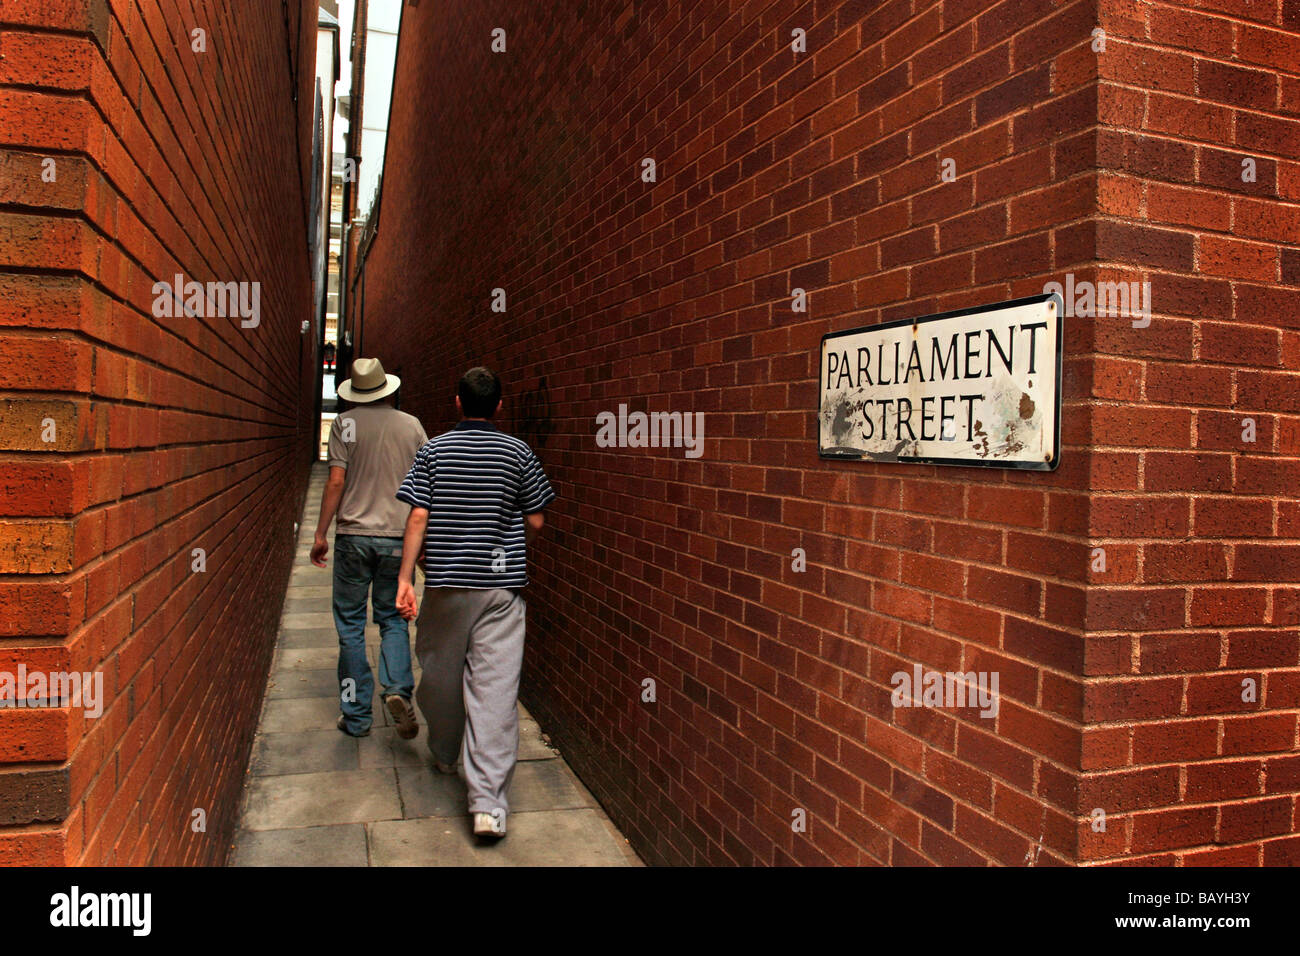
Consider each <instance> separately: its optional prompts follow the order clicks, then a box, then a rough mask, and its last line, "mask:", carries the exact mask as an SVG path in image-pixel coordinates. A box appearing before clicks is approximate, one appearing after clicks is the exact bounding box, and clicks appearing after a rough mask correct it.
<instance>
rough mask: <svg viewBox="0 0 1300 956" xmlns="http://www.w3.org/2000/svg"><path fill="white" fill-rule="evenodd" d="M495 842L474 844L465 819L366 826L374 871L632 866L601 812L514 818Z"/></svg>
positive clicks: (628, 853)
mask: <svg viewBox="0 0 1300 956" xmlns="http://www.w3.org/2000/svg"><path fill="white" fill-rule="evenodd" d="M508 831H509V832H508V833H507V835H506V838H505V839H504V840H501V841H500V842H498V843H494V844H487V845H478V844H477V842H476V841H475V840H474V837H473V835H472V833H471V832H470V828H469V820H468V818H462V817H448V818H445V819H437V818H429V819H424V820H400V821H393V822H387V823H374V824H372V825H371V826H370V841H371V846H370V857H371V865H372V866H636V865H638V861H636V860H635V858H634V857H632V856H631V851H630V850H628V849H627V848H626V846H625V845H624V843H625V841H624V840H623V839H622V838H621V837H620V836H618V835H617V831H615V830H614V829H613V827H612V826H610V825H609V824H608V821H607V820H606V819H604V814H603V813H602V812H601V811H599V810H543V811H539V812H534V813H512V814H511V815H510V822H509V824H508Z"/></svg>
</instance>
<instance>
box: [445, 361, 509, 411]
mask: <svg viewBox="0 0 1300 956" xmlns="http://www.w3.org/2000/svg"><path fill="white" fill-rule="evenodd" d="M456 394H457V395H459V396H460V410H461V411H462V412H464V413H465V417H466V418H491V417H492V416H493V415H495V414H496V410H497V406H498V405H499V404H501V379H499V378H497V377H496V375H494V374H493V373H492V370H491V369H486V368H484V367H483V366H481V365H479V366H477V367H475V368H472V369H470V370H469V371H468V372H466V373H465V374H464V375H462V376H461V377H460V384H459V385H457V386H456Z"/></svg>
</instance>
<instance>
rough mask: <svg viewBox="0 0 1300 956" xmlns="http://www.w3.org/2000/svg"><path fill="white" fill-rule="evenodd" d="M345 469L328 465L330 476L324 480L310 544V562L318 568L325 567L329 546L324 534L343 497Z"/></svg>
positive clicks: (326, 532)
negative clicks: (314, 535) (312, 538)
mask: <svg viewBox="0 0 1300 956" xmlns="http://www.w3.org/2000/svg"><path fill="white" fill-rule="evenodd" d="M347 475H348V472H347V469H346V468H339V467H338V466H337V465H331V466H330V476H329V478H328V479H327V480H326V482H325V493H324V494H322V495H321V499H320V520H319V521H317V522H316V539H315V540H314V541H313V542H312V546H311V563H312V564H314V565H316V567H318V568H323V567H325V556H326V555H327V554H329V550H330V546H329V542H328V541H327V540H326V538H325V535H327V534H328V533H329V530H330V524H331V523H332V522H333V521H334V516H335V515H336V514H337V513H338V510H339V501H340V500H342V498H343V483H344V482H345V481H346V480H347Z"/></svg>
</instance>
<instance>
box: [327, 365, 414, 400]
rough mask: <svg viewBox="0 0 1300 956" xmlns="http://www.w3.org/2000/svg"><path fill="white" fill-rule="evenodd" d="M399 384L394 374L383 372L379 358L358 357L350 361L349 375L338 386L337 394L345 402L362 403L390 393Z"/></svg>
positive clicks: (395, 389)
mask: <svg viewBox="0 0 1300 956" xmlns="http://www.w3.org/2000/svg"><path fill="white" fill-rule="evenodd" d="M401 384H402V380H401V379H400V378H398V377H397V376H396V375H386V374H384V367H383V365H381V364H380V363H379V359H372V358H359V359H356V360H355V361H353V363H352V375H351V377H350V378H349V379H348V380H347V381H346V382H344V383H343V384H342V385H340V386H339V387H338V396H339V398H341V399H343V400H344V401H345V402H352V403H353V404H356V405H362V404H365V403H366V402H377V401H379V400H380V399H381V398H385V397H387V396H389V395H392V394H393V392H395V391H397V389H398V387H399V386H400V385H401Z"/></svg>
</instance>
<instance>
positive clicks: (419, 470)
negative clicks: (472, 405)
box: [397, 421, 555, 588]
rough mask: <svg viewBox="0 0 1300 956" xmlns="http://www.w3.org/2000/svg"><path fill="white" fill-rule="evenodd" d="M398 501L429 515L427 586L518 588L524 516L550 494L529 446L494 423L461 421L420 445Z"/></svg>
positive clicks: (524, 573)
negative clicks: (425, 510) (420, 509)
mask: <svg viewBox="0 0 1300 956" xmlns="http://www.w3.org/2000/svg"><path fill="white" fill-rule="evenodd" d="M397 497H398V498H399V499H400V500H402V501H405V502H406V503H407V504H409V505H411V507H413V508H425V509H427V510H428V512H429V524H428V527H427V528H426V530H425V533H424V584H425V587H430V588H521V587H523V586H524V585H526V584H527V583H528V562H527V560H526V558H525V555H524V515H526V514H532V513H533V512H536V511H541V510H542V509H543V508H545V507H546V506H547V505H548V504H550V503H551V502H552V501H553V500H554V499H555V492H554V491H552V490H551V483H550V482H549V481H547V480H546V473H545V472H544V471H542V463H541V462H540V461H538V460H537V456H536V455H534V454H533V450H532V449H531V448H529V447H528V445H527V444H525V443H524V442H522V441H520V440H519V439H518V438H514V437H512V436H510V435H507V434H505V433H503V432H500V431H497V429H496V426H494V425H493V424H492V423H491V422H482V421H463V422H461V423H460V424H459V425H457V426H456V427H455V428H453V429H452V430H451V431H449V432H443V433H442V434H441V435H438V436H436V437H434V438H431V439H430V440H429V441H427V442H425V443H424V445H423V446H421V448H420V450H419V451H418V452H416V455H415V463H414V464H413V465H411V470H410V472H408V473H407V476H406V479H405V480H404V481H403V482H402V487H401V488H399V489H398V491H397Z"/></svg>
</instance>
